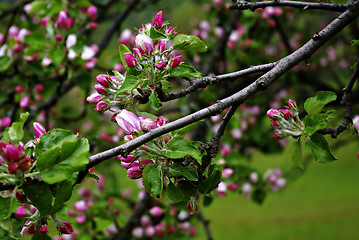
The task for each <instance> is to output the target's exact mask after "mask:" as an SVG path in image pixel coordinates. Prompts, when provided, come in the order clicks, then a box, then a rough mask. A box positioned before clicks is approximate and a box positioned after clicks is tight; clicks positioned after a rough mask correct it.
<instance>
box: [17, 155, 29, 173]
mask: <svg viewBox="0 0 359 240" xmlns="http://www.w3.org/2000/svg"><path fill="white" fill-rule="evenodd" d="M20 164H21V170H22V171H23V172H25V171H26V170H27V169H29V168H30V167H31V166H32V159H31V158H29V157H23V158H21V160H20Z"/></svg>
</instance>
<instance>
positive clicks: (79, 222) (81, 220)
mask: <svg viewBox="0 0 359 240" xmlns="http://www.w3.org/2000/svg"><path fill="white" fill-rule="evenodd" d="M75 221H76V222H77V223H78V224H82V223H84V222H86V216H77V217H76V219H75Z"/></svg>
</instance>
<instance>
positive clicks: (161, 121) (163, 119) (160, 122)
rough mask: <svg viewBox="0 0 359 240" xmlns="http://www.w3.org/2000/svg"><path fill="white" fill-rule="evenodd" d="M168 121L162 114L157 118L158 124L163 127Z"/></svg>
mask: <svg viewBox="0 0 359 240" xmlns="http://www.w3.org/2000/svg"><path fill="white" fill-rule="evenodd" d="M166 121H167V119H165V118H164V117H162V116H159V117H157V120H156V123H157V126H159V127H161V126H163V125H165V124H166Z"/></svg>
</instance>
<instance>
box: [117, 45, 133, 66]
mask: <svg viewBox="0 0 359 240" xmlns="http://www.w3.org/2000/svg"><path fill="white" fill-rule="evenodd" d="M119 50H120V57H121V62H122V65H123V66H125V67H126V68H127V69H129V67H127V63H126V61H125V56H124V55H123V54H124V53H127V52H129V53H131V54H132V52H131V51H130V49H128V47H127V46H126V45H124V44H121V45H120V48H119Z"/></svg>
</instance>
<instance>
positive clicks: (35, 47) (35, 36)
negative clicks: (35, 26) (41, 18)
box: [25, 31, 47, 56]
mask: <svg viewBox="0 0 359 240" xmlns="http://www.w3.org/2000/svg"><path fill="white" fill-rule="evenodd" d="M25 42H26V43H27V44H28V45H29V48H28V49H27V50H26V51H25V55H27V56H29V55H33V54H34V53H38V52H41V51H43V50H44V48H45V47H46V42H47V41H46V38H45V34H44V33H43V32H41V31H33V32H31V33H30V34H29V35H26V36H25Z"/></svg>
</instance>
